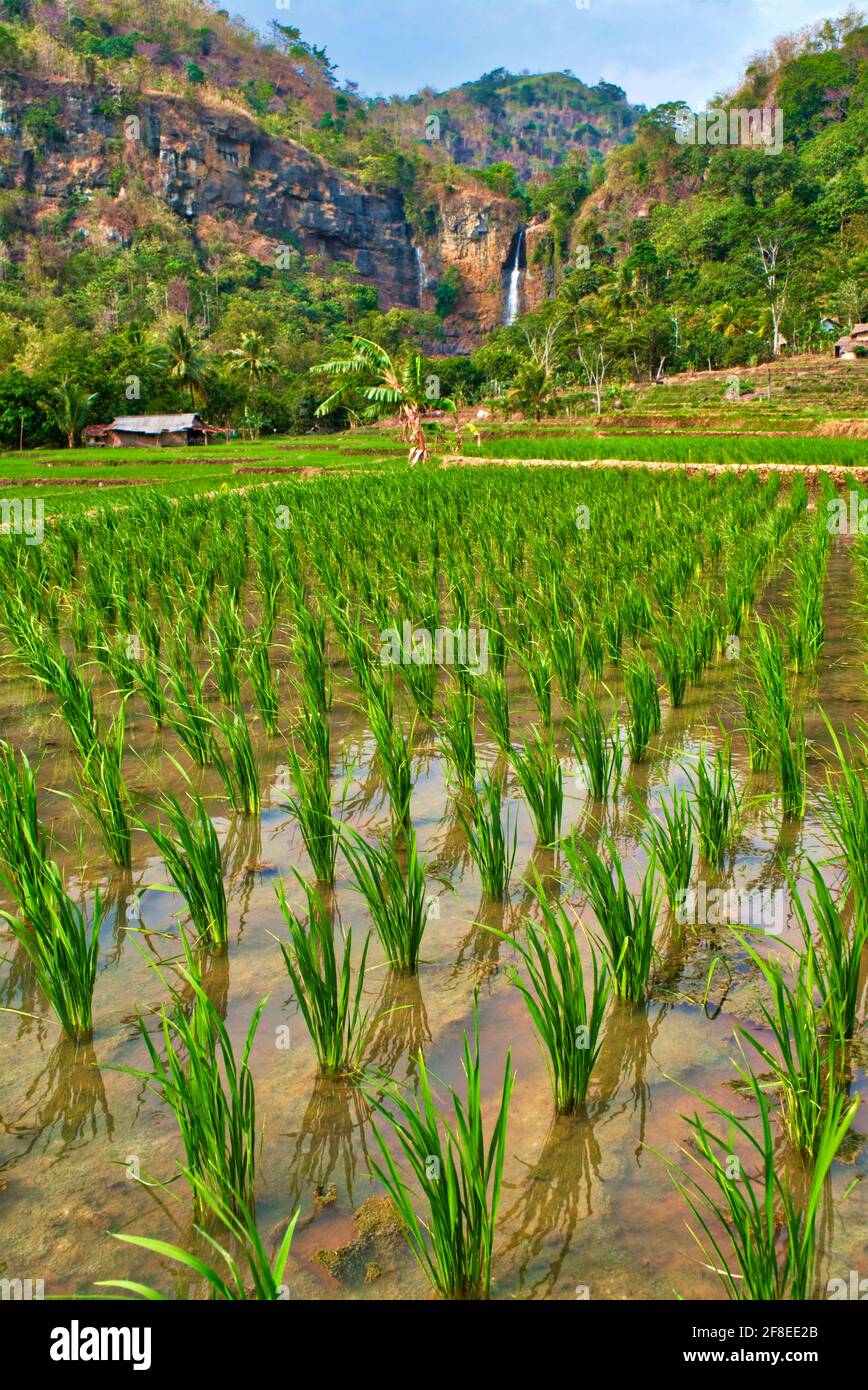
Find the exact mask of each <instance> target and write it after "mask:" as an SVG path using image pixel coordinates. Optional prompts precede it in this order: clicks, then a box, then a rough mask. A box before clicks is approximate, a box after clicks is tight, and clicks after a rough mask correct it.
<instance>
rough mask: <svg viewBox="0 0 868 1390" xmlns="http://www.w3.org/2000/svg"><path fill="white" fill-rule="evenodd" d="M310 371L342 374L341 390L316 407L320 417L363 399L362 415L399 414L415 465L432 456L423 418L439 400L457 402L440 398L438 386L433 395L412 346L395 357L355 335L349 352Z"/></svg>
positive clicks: (368, 417)
mask: <svg viewBox="0 0 868 1390" xmlns="http://www.w3.org/2000/svg"><path fill="white" fill-rule="evenodd" d="M311 371H312V372H314V373H317V374H320V375H323V376H333V377H337V378H338V379H339V385H338V386H337V387H336V389H335V390H334V391H333V392H332V393H331V395H330V396H327V397H326V399H325V400H324V401H322V402H321V404H320V405H319V406H318V407H317V411H316V414H317V416H319V417H322V416H325V415H331V414H332V412H333V411H335V410H338V409H340V408H344V409H352V408H353V405H354V403H355V402H359V401H360V402H361V403H362V408H361V410H360V412H359V414H360V418H361V419H363V420H380V419H382V418H383V417H384V416H389V415H397V416H398V419H399V421H400V425H401V437H402V438H403V440H404V441H405V443H409V445H410V453H409V455H408V459H407V461H408V463H410V464H411V465H412V464H414V463H421V462H424V460H425V459H426V458H427V457H428V445H427V443H426V440H425V431H424V429H423V427H422V421H423V418H424V416H425V415H426V414H427V412H428V410H429V409H430V407H431V404H432V403H433V402H434V401H436V402H437V405H438V406H439V407H440V408H441V409H443V410H452V409H453V408H454V403H453V402H452V401H447V400H440V399H439V398H438V395H437V393H436V391H435V392H434V394H433V396H432V395H431V394H429V393H430V391H431V387H432V382H431V381H430V380H429V379H428V376H427V373H426V369H425V365H424V363H423V360H422V357H421V356H420V354H419V353H418V352H416V351H415V349H412V348H411V349H409V350H406V351H405V352H404V354H403V355H402V356H401V357H400V358H399V359H397V360H395V361H393V359H392V358H391V357H390V356H389V354H388V353H387V352H386V350H385V348H382V347H380V345H379V343H372V342H371V341H370V340H369V339H368V338H356V337H354V338H353V340H352V343H351V353H350V356H349V357H345V358H338V359H335V360H334V361H331V362H321V363H320V364H319V365H318V366H315V367H311Z"/></svg>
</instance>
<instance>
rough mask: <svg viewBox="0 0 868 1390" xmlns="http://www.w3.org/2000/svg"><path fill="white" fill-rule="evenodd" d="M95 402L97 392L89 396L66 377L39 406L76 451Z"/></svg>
mask: <svg viewBox="0 0 868 1390" xmlns="http://www.w3.org/2000/svg"><path fill="white" fill-rule="evenodd" d="M95 400H96V392H91V393H90V394H89V393H88V392H87V391H85V389H84V387H83V386H79V385H78V384H77V383H76V382H74V381H70V380H69V378H68V377H65V378H64V379H63V381H62V382H61V383H60V385H59V386H54V387H52V389H51V390H50V391H49V392H48V395H47V398H46V399H45V400H44V401H40V402H39V406H40V409H42V410H44V411H45V413H46V415H48V416H50V418H51V419H52V420H53V421H54V423H55V425H56V426H57V428H58V429H59V430H62V431H63V433H64V434H65V435H66V442H67V444H68V446H69V448H70V449H74V448H75V441H76V439H77V438H78V435H79V433H80V431H81V429H82V426H83V425H84V423H85V421H86V420H87V417H88V415H89V414H90V408H91V406H92V405H93V403H94V401H95Z"/></svg>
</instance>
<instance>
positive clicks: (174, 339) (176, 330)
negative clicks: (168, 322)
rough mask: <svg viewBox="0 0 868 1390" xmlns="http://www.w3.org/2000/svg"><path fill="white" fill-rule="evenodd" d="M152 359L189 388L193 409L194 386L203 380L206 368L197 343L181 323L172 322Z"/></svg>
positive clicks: (194, 407) (194, 399)
mask: <svg viewBox="0 0 868 1390" xmlns="http://www.w3.org/2000/svg"><path fill="white" fill-rule="evenodd" d="M154 361H155V363H156V365H157V366H158V367H161V368H162V369H163V370H164V371H165V372H167V373H168V375H169V376H170V377H173V378H174V380H175V381H177V382H179V383H180V385H181V386H186V387H188V388H189V391H190V404H191V405H192V407H193V409H194V410H195V409H196V387H197V386H201V385H202V383H203V382H204V381H205V378H206V376H207V374H208V368H207V363H206V361H205V357H204V355H203V354H202V353H201V352H200V351H199V345H198V343H196V341H195V340H194V339H193V338H191V337H190V334H189V332H188V331H187V329H186V328H185V327H184V325H183V324H182V323H173V324H172V326H171V328H170V329H169V331H168V333H167V334H166V341H165V343H164V344H163V346H161V347H158V348H157V349H156V351H155V353H154Z"/></svg>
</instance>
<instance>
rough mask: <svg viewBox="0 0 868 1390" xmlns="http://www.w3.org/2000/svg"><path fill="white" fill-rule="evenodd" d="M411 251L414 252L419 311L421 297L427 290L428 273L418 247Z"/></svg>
mask: <svg viewBox="0 0 868 1390" xmlns="http://www.w3.org/2000/svg"><path fill="white" fill-rule="evenodd" d="M413 250H414V251H415V252H416V282H417V284H418V286H419V307H420V309H421V307H422V304H423V299H422V296H423V295H424V293H425V291H426V289H427V288H428V272H427V271H426V269H425V257H424V256H423V255H422V252H421V251H420V250H419V247H418V246H414V247H413Z"/></svg>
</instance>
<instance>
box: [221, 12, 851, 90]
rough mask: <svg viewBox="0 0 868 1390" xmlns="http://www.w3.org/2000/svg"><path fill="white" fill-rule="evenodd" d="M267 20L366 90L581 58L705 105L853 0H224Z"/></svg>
mask: <svg viewBox="0 0 868 1390" xmlns="http://www.w3.org/2000/svg"><path fill="white" fill-rule="evenodd" d="M222 3H223V4H224V5H225V6H226V8H228V9H229V10H230V12H231V13H233V14H241V15H243V17H244V18H245V19H247V20H248V21H250V22H252V23H253V24H255V25H256V27H257V28H258V29H260V30H264V29H265V28H266V26H267V25H268V23H269V22H270V21H271V20H273V19H276V20H278V21H279V22H280V23H282V24H293V25H295V26H296V27H297V28H299V29H301V31H302V35H303V37H304V38H305V39H307V40H308V41H309V42H313V43H316V44H319V45H324V46H325V48H326V49H327V51H328V55H329V57H330V58H331V60H332V62H336V63H337V64H338V78H339V80H340V81H341V82H345V81H347V80H348V79H349V80H352V81H355V82H358V83H359V84H360V86H361V89H362V91H363V92H364V93H365V94H366V95H367V96H378V95H382V96H391V95H393V94H394V93H400V94H401V95H408V94H409V93H410V92H415V91H418V90H419V88H420V87H424V86H432V87H434V88H435V89H437V90H443V89H444V88H447V87H452V86H456V85H458V84H459V83H461V82H468V81H471V80H472V79H473V78H475V77H479V76H481V74H482V73H484V72H489V71H491V69H492V68H500V67H503V68H508V69H509V70H510V71H511V72H521V71H522V70H524V69H525V68H527V69H529V70H530V71H531V72H552V71H560V70H562V69H564V68H571V69H572V71H573V72H574V73H575V74H576V76H577V77H579V78H581V79H582V80H583V81H585V82H590V83H595V82H598V81H600V80H601V79H602V80H604V81H606V82H614V83H617V85H618V86H619V87H623V88H624V90H625V91H626V93H627V96H628V97H629V99H630V100H631V101H633V102H644V103H645V104H646V105H647V106H649V107H650V106H655V105H656V104H657V103H658V102H661V101H687V102H689V103H690V105H691V106H692V107H693V108H694V109H699V108H701V107H702V106H703V105H704V104H705V103H707V102H708V101H709V100H710V99H711V98H712V97H714V96H715V94H716V93H718V92H721V91H725V90H727V89H728V88H730V87H732V86H733V85H734V84H735V82H736V81H737V79H738V77H739V76H740V74H741V72H742V71H743V69H744V65H745V62H746V61H747V59H748V58H750V57H751V56H752V55H753V54H754V53H757V52H759V51H761V50H763V49H765V48H767V47H768V45H769V43H770V41H771V40H772V39H773V38H775V37H776V36H777V35H778V34H782V33H789V32H790V31H791V30H793V29H798V28H800V27H801V26H802V25H803V24H808V23H811V22H813V21H815V20H818V19H826V18H829V17H832V16H835V15H837V14H838V13H840V12H842V11H843V10H845V9H846V8H847V3H846V0H826V3H825V4H823V0H234V3H233V0H222Z"/></svg>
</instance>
